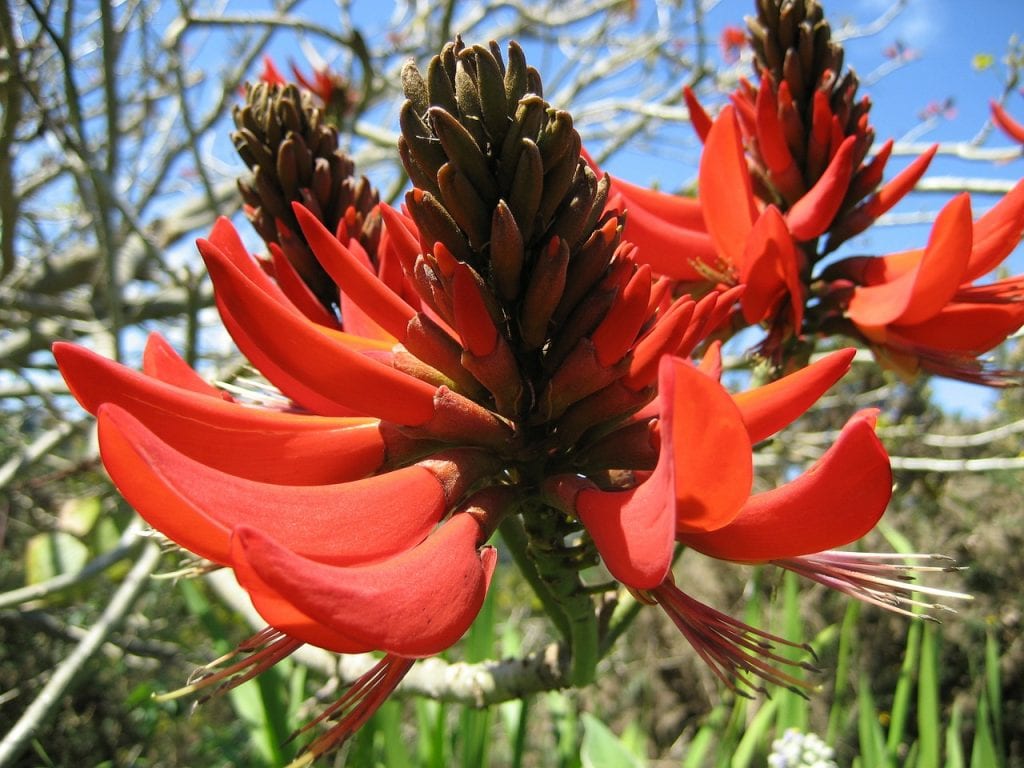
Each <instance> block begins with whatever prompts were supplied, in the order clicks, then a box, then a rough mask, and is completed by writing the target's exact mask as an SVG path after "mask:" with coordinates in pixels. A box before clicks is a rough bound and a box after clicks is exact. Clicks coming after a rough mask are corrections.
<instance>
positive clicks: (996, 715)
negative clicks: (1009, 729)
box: [985, 621, 1006, 765]
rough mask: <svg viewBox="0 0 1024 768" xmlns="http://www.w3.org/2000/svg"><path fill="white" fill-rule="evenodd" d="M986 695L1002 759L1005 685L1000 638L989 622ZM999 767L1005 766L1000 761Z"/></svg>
mask: <svg viewBox="0 0 1024 768" xmlns="http://www.w3.org/2000/svg"><path fill="white" fill-rule="evenodd" d="M985 693H986V695H987V696H988V702H989V707H990V710H991V716H992V736H993V741H994V742H995V746H996V749H997V751H998V754H999V756H1000V758H1003V757H1005V755H1006V745H1005V744H1004V743H1003V683H1002V675H1001V674H1000V668H999V638H998V637H996V631H995V626H994V623H993V622H992V621H989V622H988V623H987V624H986V626H985ZM999 765H1003V760H1002V759H1000V761H999Z"/></svg>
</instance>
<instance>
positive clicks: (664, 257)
mask: <svg viewBox="0 0 1024 768" xmlns="http://www.w3.org/2000/svg"><path fill="white" fill-rule="evenodd" d="M612 203H613V204H614V203H615V200H614V199H613V200H612ZM622 205H624V206H625V208H626V225H625V227H624V228H623V230H622V237H623V240H626V241H628V242H631V243H633V244H634V245H635V246H636V247H637V248H638V249H639V250H638V252H637V257H636V258H637V261H638V262H640V263H642V264H650V266H651V269H653V270H654V271H655V272H656V273H658V274H659V275H665V276H666V277H670V278H672V279H673V280H691V281H696V280H703V279H704V277H703V276H702V275H701V273H700V272H698V271H697V270H696V269H695V267H694V265H695V264H714V263H715V261H716V260H717V252H716V251H715V246H714V243H712V242H711V237H710V236H709V235H708V234H707V233H706V232H704V231H703V229H704V228H703V225H702V226H701V228H700V229H699V230H698V229H690V228H688V227H682V226H678V225H676V224H674V223H672V222H669V221H666V220H665V219H663V218H660V217H658V216H657V215H655V214H653V213H651V212H650V211H648V210H646V209H645V208H643V207H642V206H638V205H630V204H629V203H627V202H626V201H622Z"/></svg>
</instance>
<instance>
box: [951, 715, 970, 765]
mask: <svg viewBox="0 0 1024 768" xmlns="http://www.w3.org/2000/svg"><path fill="white" fill-rule="evenodd" d="M963 727H964V716H963V707H962V706H961V705H960V702H959V701H955V702H953V711H952V713H951V714H950V716H949V725H948V726H947V728H946V768H965V766H966V765H967V762H966V761H965V759H964V743H963V736H962V732H963Z"/></svg>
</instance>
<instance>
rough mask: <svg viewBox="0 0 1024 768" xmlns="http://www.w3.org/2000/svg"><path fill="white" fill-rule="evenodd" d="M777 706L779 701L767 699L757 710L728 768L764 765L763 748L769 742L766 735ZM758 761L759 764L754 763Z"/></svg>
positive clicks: (747, 767) (748, 767)
mask: <svg viewBox="0 0 1024 768" xmlns="http://www.w3.org/2000/svg"><path fill="white" fill-rule="evenodd" d="M778 706H779V700H778V699H777V698H776V699H769V700H768V701H766V702H765V703H764V704H763V705H762V706H761V708H760V709H758V710H757V714H756V715H754V718H753V719H752V720H751V721H750V725H749V726H747V731H746V733H744V734H743V738H741V739H740V742H739V744H737V745H736V751H735V752H734V753H733V756H732V763H731V765H730V768H750V766H760V765H763V764H764V758H765V747H766V745H767V744H766V743H767V741H768V740H769V739H768V734H769V731H770V729H771V727H772V721H773V719H774V718H775V714H776V710H777V709H778ZM759 759H760V762H755V761H757V760H759Z"/></svg>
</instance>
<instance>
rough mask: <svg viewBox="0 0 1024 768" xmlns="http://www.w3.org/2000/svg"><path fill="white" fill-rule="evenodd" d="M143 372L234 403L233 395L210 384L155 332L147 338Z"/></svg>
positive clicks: (198, 392) (175, 384) (189, 389)
mask: <svg viewBox="0 0 1024 768" xmlns="http://www.w3.org/2000/svg"><path fill="white" fill-rule="evenodd" d="M142 371H143V373H145V374H146V375H147V376H151V377H153V378H154V379H159V380H160V381H163V382H166V383H167V384H171V385H173V386H174V387H177V388H178V389H184V390H187V391H189V392H195V393H197V394H200V395H209V396H210V397H216V398H217V399H218V400H226V401H228V402H231V401H232V397H231V395H229V394H228V393H227V392H222V391H221V390H219V389H217V388H216V387H214V386H212V385H211V384H209V383H208V382H207V381H206V380H205V379H204V378H203V377H202V376H200V375H199V374H198V373H196V372H195V371H194V370H192V368H191V366H189V364H188V363H186V362H185V361H184V360H182V359H181V356H180V355H179V354H178V353H177V352H175V351H174V348H173V347H172V346H171V345H170V344H168V343H167V340H166V339H165V338H164V337H163V336H161V335H160V334H159V333H157V332H156V331H154V332H153V333H151V334H149V336H148V337H147V338H146V348H145V349H144V350H143V352H142Z"/></svg>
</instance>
